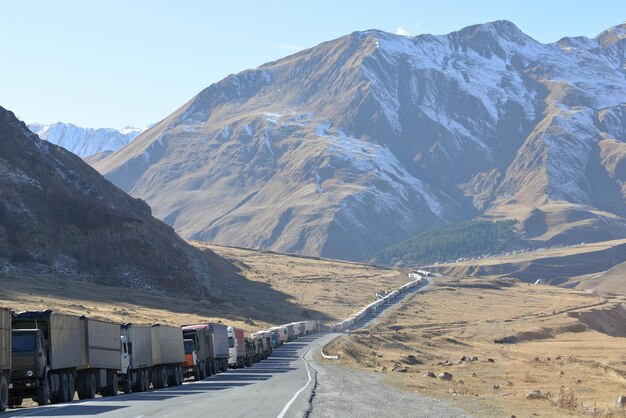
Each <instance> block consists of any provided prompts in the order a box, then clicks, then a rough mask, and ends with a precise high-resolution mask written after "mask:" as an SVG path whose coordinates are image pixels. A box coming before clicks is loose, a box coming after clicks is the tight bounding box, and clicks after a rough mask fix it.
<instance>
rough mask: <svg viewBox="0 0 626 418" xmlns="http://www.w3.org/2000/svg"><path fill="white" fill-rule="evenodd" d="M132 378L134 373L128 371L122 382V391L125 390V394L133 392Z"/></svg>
mask: <svg viewBox="0 0 626 418" xmlns="http://www.w3.org/2000/svg"><path fill="white" fill-rule="evenodd" d="M131 379H132V375H131V373H130V372H128V373H127V374H126V375H125V376H124V381H123V383H122V391H123V392H124V394H125V395H128V394H129V393H131V392H132V390H131V386H132V385H131Z"/></svg>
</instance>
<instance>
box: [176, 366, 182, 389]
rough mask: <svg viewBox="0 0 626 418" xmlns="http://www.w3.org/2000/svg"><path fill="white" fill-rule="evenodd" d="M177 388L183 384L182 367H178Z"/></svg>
mask: <svg viewBox="0 0 626 418" xmlns="http://www.w3.org/2000/svg"><path fill="white" fill-rule="evenodd" d="M175 373H176V386H180V385H182V384H183V379H184V376H183V368H182V367H181V366H178V367H176V371H175Z"/></svg>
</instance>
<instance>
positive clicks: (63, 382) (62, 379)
mask: <svg viewBox="0 0 626 418" xmlns="http://www.w3.org/2000/svg"><path fill="white" fill-rule="evenodd" d="M67 383H68V382H67V374H65V373H61V374H59V392H58V393H57V395H56V396H55V399H54V400H55V402H54V403H63V402H67V397H68V394H67V392H68V391H69V388H68V387H67Z"/></svg>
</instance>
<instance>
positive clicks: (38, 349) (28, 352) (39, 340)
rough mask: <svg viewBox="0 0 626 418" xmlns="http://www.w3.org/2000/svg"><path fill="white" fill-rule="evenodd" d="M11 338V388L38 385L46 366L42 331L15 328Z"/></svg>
mask: <svg viewBox="0 0 626 418" xmlns="http://www.w3.org/2000/svg"><path fill="white" fill-rule="evenodd" d="M11 338H12V340H13V346H12V347H11V357H12V358H11V359H12V362H13V370H12V372H11V383H12V384H13V388H14V389H19V388H33V387H37V386H39V385H40V383H41V382H40V379H41V378H42V377H43V376H44V372H45V370H46V366H47V360H46V358H47V354H46V343H45V340H44V336H43V333H42V332H41V330H39V329H16V330H13V331H12V332H11Z"/></svg>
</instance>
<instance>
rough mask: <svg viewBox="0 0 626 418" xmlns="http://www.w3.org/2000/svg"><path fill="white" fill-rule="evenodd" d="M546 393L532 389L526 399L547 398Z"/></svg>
mask: <svg viewBox="0 0 626 418" xmlns="http://www.w3.org/2000/svg"><path fill="white" fill-rule="evenodd" d="M545 398H546V395H544V394H543V393H541V391H540V390H538V389H537V390H532V391H530V392H528V393H527V394H526V399H545Z"/></svg>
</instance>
